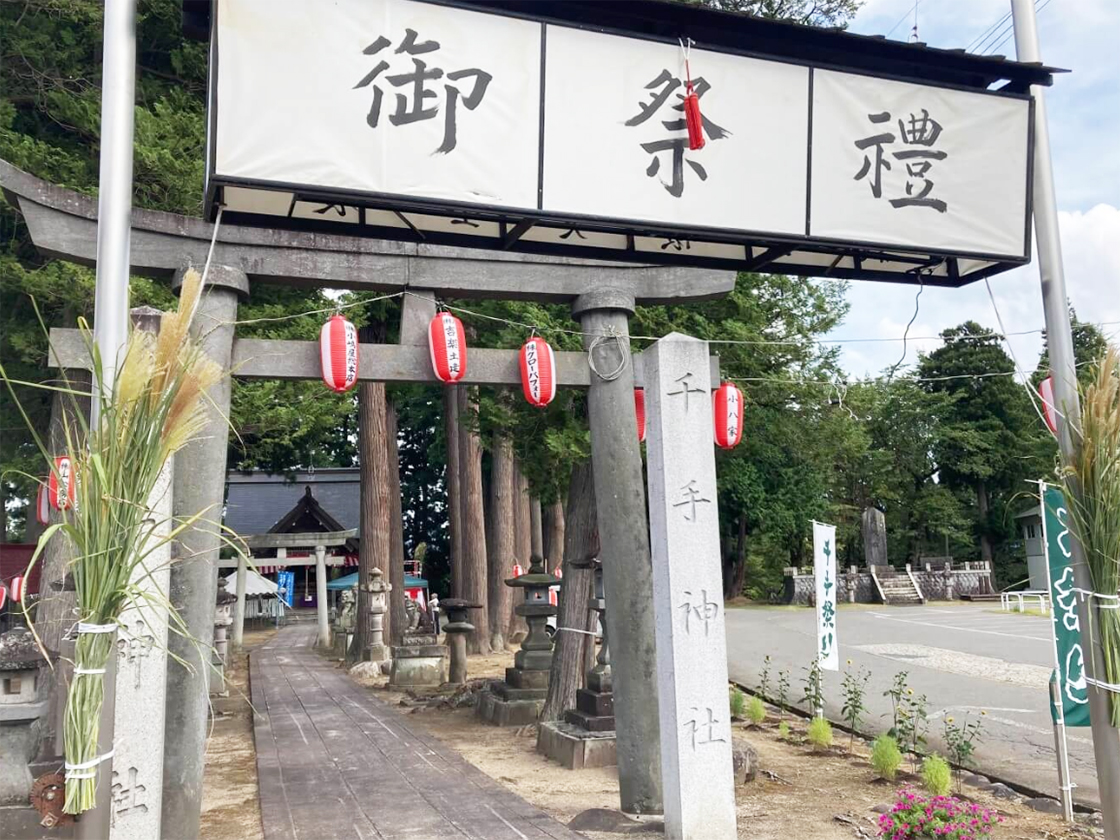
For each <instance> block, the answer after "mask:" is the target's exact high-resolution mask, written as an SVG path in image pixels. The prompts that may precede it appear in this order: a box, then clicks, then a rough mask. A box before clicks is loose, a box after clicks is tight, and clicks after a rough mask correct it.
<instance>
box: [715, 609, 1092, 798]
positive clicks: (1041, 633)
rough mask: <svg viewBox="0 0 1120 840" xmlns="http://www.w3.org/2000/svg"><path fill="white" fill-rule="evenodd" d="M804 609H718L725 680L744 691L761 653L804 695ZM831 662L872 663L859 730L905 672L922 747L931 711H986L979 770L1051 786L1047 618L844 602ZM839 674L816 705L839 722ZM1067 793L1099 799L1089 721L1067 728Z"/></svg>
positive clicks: (935, 734)
mask: <svg viewBox="0 0 1120 840" xmlns="http://www.w3.org/2000/svg"><path fill="white" fill-rule="evenodd" d="M815 620H816V619H815V613H814V611H813V610H811V609H809V608H805V607H800V608H794V607H750V608H745V609H734V608H732V609H728V610H727V657H728V670H729V672H730V675H731V679H733V680H735V681H736V682H739V683H742V684H743V685H746V686H750V687H752V688H755V687H757V686H758V682H759V669H760V667H761V666H762V664H763V658H764V657H765V656H767V655H769V656H770V657H771V659H772V660H773V664H772V676H771V684H772V685H773V683H774V681H775V680H776V674H777V671H778V669H789V670H790V682H791V683H792V688H791V692H790V693H791V695H792V696H793V698H794V699H800V698H801V696H802V694H803V692H804V677H805V673H806V672H805V669H806V667H807V666H808V664H809V663H810V661H811V660H812V657H813V652H814V649H815V643H816V626H815ZM838 635H839V641H840V662H841V668H844V667H846V663H845V661H846V660H847V659H851V660H852V663H853V667H856V668H858V667H859V666H861V665H862V666H864V667H865V668H867V670H869V671H870V672H871V682H870V683H869V686H868V691H867V696H866V699H865V701H864V704H865V705H866V706H867V707H868V708H869V710H870V712H869V714H868V716H867V721H866V723H865V724H864V729H865V730H867V731H871V732H881V731H885V730H886V729H888V728H889V727H890V725H891V714H890V711H891V701H890V698H889V697H885V696H883V692H885V691H886V690H887V689H888V688H890V685H891V682H892V680H893V678H894V675H895V674H896V673H897V672H899V671H908V672H909V685H910V686H912V687H913V689H914V691H915V692H916V693H917V694H925V695H926V696H927V698H928V701H929V717H930V736H929V740H930V743H931V746H932V747H933V748H934V749H937V750H939V751H941V752H942V753H944V743H943V741H942V739H941V733H942V730H943V721H942V718H943V717H946V716H952V717H954V718H955V720H956V722H957V723H960V722H961V721H962V720H963V719H964V718H965V717H966V715H970V714H971V715H972V716H978V715H979V713H980V710H982V709H983V710H986V711H987V715H986V716H985V717H984V733H983V735H982V739H983V740H982V743H981V744H980V746H979V748H978V749H977V751H976V757H975V762H974V763H975V765H976V768H977V770H978V771H979V772H988V773H991V774H993V775H995V776H998V777H1000V778H1005V779H1008V780H1010V781H1014V782H1019V783H1021V784H1024V785H1027V786H1029V787H1031V788H1033V789H1035V790H1041V791H1044V792H1046V793H1048V794H1050V795H1052V796H1057V795H1058V771H1057V759H1056V757H1055V752H1054V735H1053V727H1052V725H1051V722H1050V712H1049V708H1048V704H1047V680H1048V679H1049V675H1050V672H1051V670H1052V668H1053V656H1054V654H1053V647H1052V643H1051V640H1050V625H1049V619H1048V618H1043V617H1040V616H1030V615H1017V614H1011V613H1000V612H999V605H998V604H995V605H993V604H975V605H974V604H956V603H945V604H931V605H927V606H923V607H883V606H879V605H874V606H868V605H851V606H848V605H843V606H841V609H840V615H839V622H838ZM840 680H841V674H839V673H836V672H829V671H826V672H825V711H826V714H827V716H828V717H829V718H831V719H833V720H840V719H841V715H840V707H841V705H842V703H843V700H842V698H841V693H840ZM1069 760H1070V768H1071V772H1072V775H1073V781H1074V783H1075V784H1076V785H1077V787H1076V788H1075V790H1074V799H1075V801H1078V802H1082V803H1084V804H1086V805H1092V806H1094V807H1099V806H1100V796H1099V793H1098V791H1097V780H1096V772H1095V769H1094V763H1093V745H1092V741H1091V740H1090V735H1089V729H1088V728H1085V729H1070V730H1069Z"/></svg>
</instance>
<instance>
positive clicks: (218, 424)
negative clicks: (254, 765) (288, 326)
mask: <svg viewBox="0 0 1120 840" xmlns="http://www.w3.org/2000/svg"><path fill="white" fill-rule="evenodd" d="M182 275H183V272H182V271H180V272H179V274H178V275H177V276H176V278H175V286H176V288H177V287H178V284H179V283H180V282H181V281H182ZM248 293H249V279H248V278H247V277H246V276H245V273H244V272H243V271H240V270H238V269H235V268H230V267H228V266H224V265H211V266H210V271H209V273H208V274H207V275H206V287H205V289H204V290H203V294H202V298H201V300H200V301H199V304H198V309H197V311H196V312H195V316H194V321H193V323H192V324H191V332H192V334H193V335H194V336H195V337H196V338H197V339H198V340H199V341H200V342H201V344H202V350H203V352H204V353H206V355H207V356H209V357H210V358H211V359H213V360H214V361H215V362H217V363H218V364H219V365H220V366H221V368H222V370H223V371H225V372H226V374H227V375H226V376H225V377H223V378H222V380H221V381H220V382H218V384H216V385H215V386H213V387H212V388H211V389H210V390H209V391H208V392H207V396H206V404H207V406H208V408H207V416H206V423H205V426H204V427H203V428H202V430H201V431H200V433H199V435H198V437H197V438H195V439H194V440H192V441H191V442H190V443H188V444H187V445H186V446H185V447H184V448H183V449H182V450H180V452H179V453H178V454H177V455H176V457H175V464H176V469H175V482H174V485H173V487H174V490H173V495H172V513H173V515H174V516H175V518H176V519H178V520H182V519H187V518H190V517H193V516H199V515H201V518H200V519H199V520H198V521H197V522H195V524H194V525H192V526H191V527H190V528H187V529H185V530H184V531H183V532H182V533H181V534H180V535H179V538H178V540H177V541H176V543H175V545H174V546H173V552H174V557H173V561H174V562H173V563H172V565H171V584H170V587H169V592H168V596H169V598H170V600H171V605H172V606H173V607H174V608H175V609H176V610H177V611H178V613H179V617H180V618H181V619H182V622H183V625H184V626H185V632H186V633H187V636H184V635H182V634H180V633H171V634H169V635H168V639H167V648H168V652H169V653H170V654H172V656H169V657H168V660H167V715H166V719H165V722H164V754H163V823H162V824H163V825H164V826H165V827H167V830H172V829H173V830H174V832H175V836H177V837H198V836H199V819H200V817H201V814H202V771H203V765H204V754H205V750H206V731H207V726H206V719H207V714H208V712H209V708H210V698H209V693H208V691H209V685H210V668H211V664H210V661H211V650H212V648H213V642H214V602H215V600H216V598H217V594H218V574H217V565H218V552H219V551H220V549H221V545H222V540H221V532H220V530H219V525H220V522H221V519H222V502H223V499H224V496H225V486H226V449H227V447H228V441H229V437H228V433H229V399H230V378H229V375H228V374H229V364H230V357H231V355H232V353H233V322H234V321H235V320H236V319H237V303H238V299H239V297H244V296H247V295H248ZM179 660H181V662H185V663H187V665H188V666H189V668H188V667H184V666H183V664H181V662H180V661H179Z"/></svg>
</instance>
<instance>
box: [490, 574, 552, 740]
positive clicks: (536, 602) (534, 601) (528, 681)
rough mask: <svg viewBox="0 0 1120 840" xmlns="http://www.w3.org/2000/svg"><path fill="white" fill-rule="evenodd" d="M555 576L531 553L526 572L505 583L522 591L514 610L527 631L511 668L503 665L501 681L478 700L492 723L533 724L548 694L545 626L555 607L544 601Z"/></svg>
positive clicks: (548, 640)
mask: <svg viewBox="0 0 1120 840" xmlns="http://www.w3.org/2000/svg"><path fill="white" fill-rule="evenodd" d="M555 585H556V578H555V577H553V576H552V575H550V574H548V573H547V572H546V571H545V570H544V559H543V558H541V557H540V556H539V555H534V556H533V558H532V562H531V564H530V566H529V571H528V573H526V574H523V575H521V576H520V577H515V578H510V579H509V580H507V581H506V586H514V587H518V588H520V589H524V590H525V598H524V600H523V601H522V603H520V604H518V605H517V606H516V607H514V610H513V611H514V612H515V613H517V614H518V615H519V616H522V617H523V618H524V619H525V623H526V624H528V625H529V634H528V635H527V636H526V637H525V638H524V640H523V641H522V642H521V649H520V650H519V651H517V654H516V655H515V656H514V659H513V664H514V667H512V668H506V678H505V681H504V682H493V683H491V684H490V690H489V691H487V692H484V693H483V694H482V695H481V696H480V697H479V701H478V715H479V717H481V718H482V719H483V720H485V721H487V722H488V723H492V724H494V725H496V726H524V725H526V724H529V723H536V721H537V718H538V717H539V716H540V713H541V709H542V708H543V707H544V701H545V697H546V696H547V694H548V671H549V668H550V667H551V665H552V639H551V638H550V637H549V635H548V632H547V631H546V630H545V626H546V625H547V624H548V619H549V616H553V615H556V607H554V606H552V604H550V603H549V602H548V592H549V589H550V588H551V587H553V586H555Z"/></svg>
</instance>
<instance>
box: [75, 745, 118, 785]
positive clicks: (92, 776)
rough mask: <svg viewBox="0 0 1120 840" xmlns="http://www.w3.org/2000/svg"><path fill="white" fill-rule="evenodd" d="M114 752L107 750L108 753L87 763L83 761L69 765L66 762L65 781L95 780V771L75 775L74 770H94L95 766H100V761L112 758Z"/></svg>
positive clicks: (113, 750)
mask: <svg viewBox="0 0 1120 840" xmlns="http://www.w3.org/2000/svg"><path fill="white" fill-rule="evenodd" d="M115 752H116V750H115V749H112V750H109V752H107V753H105V754H104V755H100V756H98V757H97V758H91V759H90V760H89V761H83V762H82V763H81V764H71V763H70V762H66V764H65V767H66V778H67V779H96V778H97V770H93V772H91V773H75V772H74V771H75V770H89V769H90V768H96V767H97V765H98V764H100V763H101V762H102V761H108V760H109V759H110V758H112V757H113V753H115Z"/></svg>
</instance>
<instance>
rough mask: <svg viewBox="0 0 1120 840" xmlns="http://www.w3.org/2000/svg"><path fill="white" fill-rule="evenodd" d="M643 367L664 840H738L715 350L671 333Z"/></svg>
mask: <svg viewBox="0 0 1120 840" xmlns="http://www.w3.org/2000/svg"><path fill="white" fill-rule="evenodd" d="M642 359H643V362H644V364H645V374H646V375H645V389H646V416H647V418H648V422H649V428H648V432H647V443H646V453H647V459H648V461H647V469H648V474H649V516H650V541H651V544H652V546H651V549H652V554H653V606H654V613H655V617H656V626H657V631H656V632H657V680H658V697H659V700H660V715H661V769H662V774H663V778H664V785H665V837H666V838H667V840H691V838H697V837H703V838H705V840H734V839H735V838H736V837H737V836H738V834H737V830H736V826H735V782H734V778H733V776H732V769H731V714H730V712H729V710H728V705H727V640H726V636H725V633H724V618H723V576H722V569H721V557H720V544H719V503H718V500H717V497H716V459H715V447H714V445H713V443H712V398H711V381H710V380H711V376H710V374H709V372H708V371H709V362H708V344H707V342H705V341H698V340H696V339H694V338H689V337H688V336H684V335H680V334H679V333H670V334H669V335H667V336H666V337H664V338H662V339H661V340H660V341H658V342H657V343H656V344H654V345H653V346H652V347H650V348H649V349H648V350H646V351H645V352H644V353H643V354H642ZM608 556H609V555H608ZM608 563H609V560H608ZM608 594H609V593H608ZM608 606H609V609H608V611H607V616H608V619H609V617H610V609H613V605H610V604H609V602H608ZM613 629H614V628H613V626H612V628H611V630H612V633H613ZM619 658H621V657H619ZM615 662H616V663H617V662H618V658H616V660H615ZM616 708H618V704H616ZM620 710H621V709H620ZM620 746H621V745H620Z"/></svg>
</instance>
